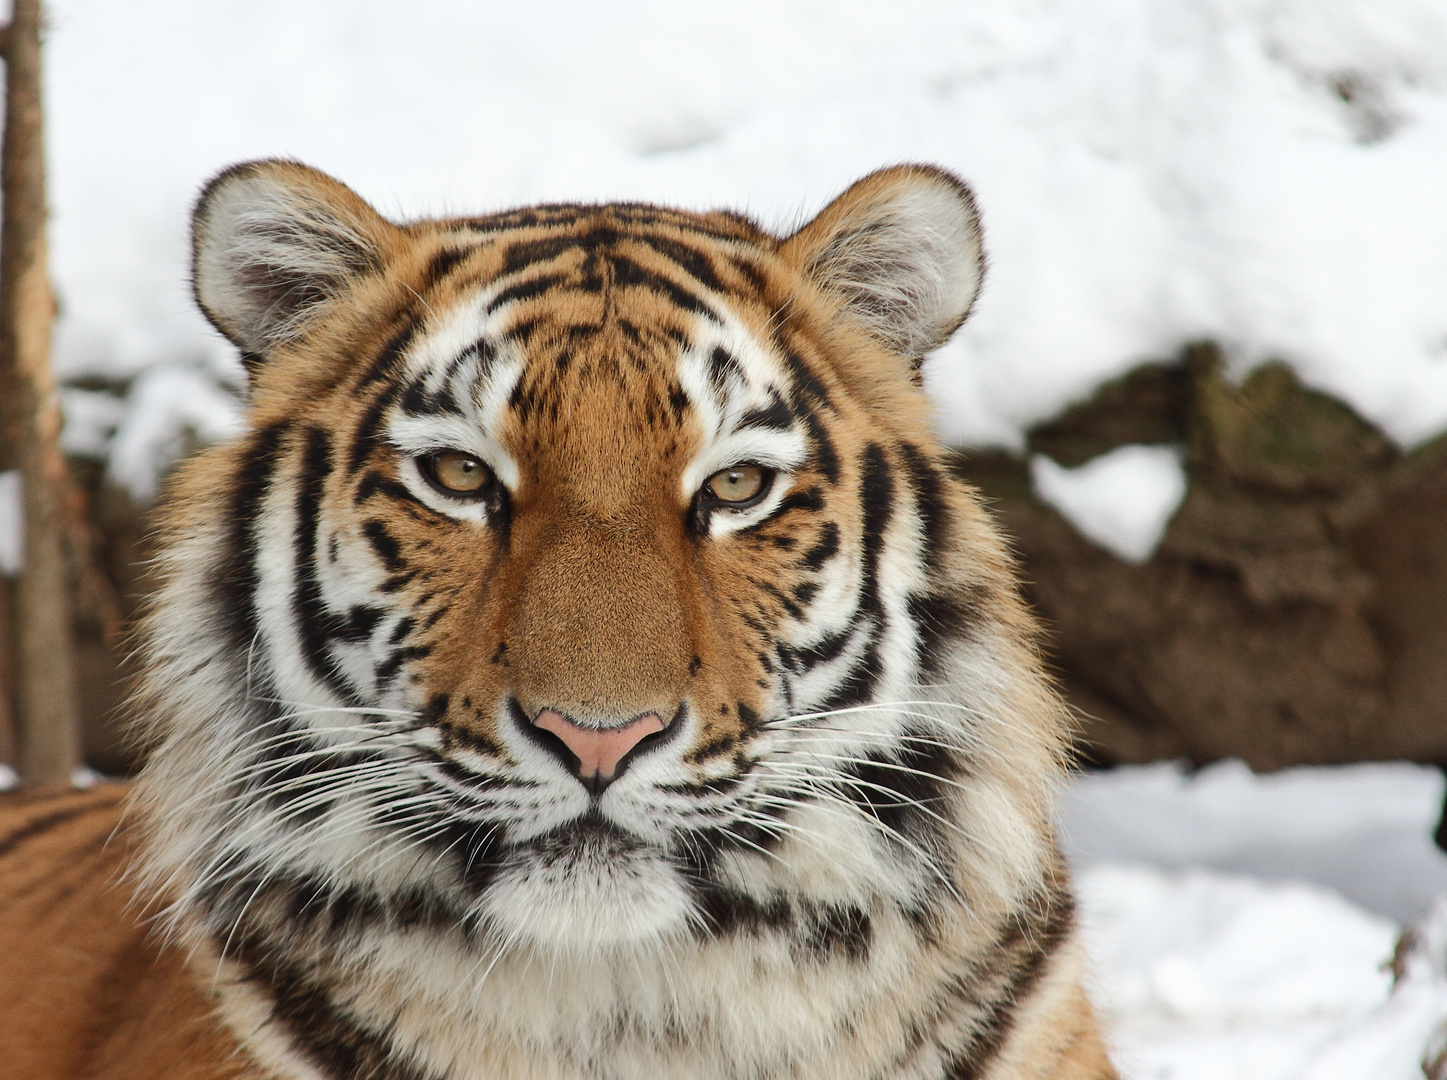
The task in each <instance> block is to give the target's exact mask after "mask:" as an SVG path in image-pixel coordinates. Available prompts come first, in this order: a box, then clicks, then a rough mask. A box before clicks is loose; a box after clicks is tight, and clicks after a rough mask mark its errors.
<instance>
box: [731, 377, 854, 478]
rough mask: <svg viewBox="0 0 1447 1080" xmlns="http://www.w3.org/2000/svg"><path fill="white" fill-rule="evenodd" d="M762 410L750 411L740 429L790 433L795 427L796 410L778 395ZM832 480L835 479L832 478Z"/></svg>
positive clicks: (744, 417) (742, 421) (743, 419)
mask: <svg viewBox="0 0 1447 1080" xmlns="http://www.w3.org/2000/svg"><path fill="white" fill-rule="evenodd" d="M771 398H772V400H770V402H769V404H768V405H767V406H766V407H765V408H762V409H750V410H749V411H748V412H746V413H744V415H743V416H742V417H741V418H740V420H739V428H741V429H742V428H764V429H766V430H769V431H788V430H789V429H790V428H792V427H793V426H794V410H793V409H791V408H789V406H788V405H786V404H785V403H784V399H783V398H781V397H779V396H778V395H777V394H775V395H771ZM830 479H833V478H832V477H831V478H830Z"/></svg>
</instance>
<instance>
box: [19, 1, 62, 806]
mask: <svg viewBox="0 0 1447 1080" xmlns="http://www.w3.org/2000/svg"><path fill="white" fill-rule="evenodd" d="M4 44H5V60H6V72H5V76H6V77H5V139H4V146H3V151H0V183H3V185H4V220H3V233H0V363H3V364H4V365H5V366H7V367H8V368H9V369H10V371H9V373H8V374H9V376H10V378H9V380H7V381H9V382H10V385H11V386H13V387H14V390H15V393H14V395H13V398H12V400H13V410H14V411H13V412H12V416H13V418H14V420H13V423H12V427H11V432H12V437H13V438H14V444H13V445H14V448H15V459H16V465H17V466H18V467H19V470H20V474H21V483H22V487H23V494H22V505H23V513H24V521H25V531H24V538H25V539H24V552H23V556H22V558H23V562H22V566H21V570H20V574H19V577H18V578H17V580H16V582H15V587H14V590H13V597H14V605H13V610H12V625H13V629H14V636H15V641H14V651H13V653H12V656H13V658H14V660H13V664H12V665H11V671H12V672H13V675H14V681H15V696H14V705H15V720H16V725H15V726H16V732H15V735H16V738H15V742H16V764H17V768H18V771H19V772H20V775H21V777H22V778H23V779H24V780H26V781H28V782H34V783H58V782H63V781H65V780H67V779H69V778H70V776H71V774H72V772H73V771H74V770H75V768H76V767H77V766H78V765H79V764H80V724H79V707H78V703H77V694H76V682H75V652H74V644H73V641H72V633H73V630H72V611H71V608H72V604H71V586H70V573H69V570H68V567H67V562H66V546H65V530H66V518H65V499H66V492H67V491H68V489H69V487H70V477H69V475H68V474H67V472H66V465H65V460H64V459H63V458H62V457H61V454H60V447H59V435H60V413H59V410H58V409H57V407H56V403H55V382H54V378H53V377H52V375H51V371H50V327H51V322H52V320H53V319H54V316H55V298H54V296H53V294H52V293H51V290H50V282H49V280H48V278H47V267H46V246H45V156H44V151H45V147H44V139H43V131H42V123H41V101H40V83H41V79H40V3H39V0H15V8H14V14H13V16H12V20H11V24H10V27H9V31H8V33H7V34H6V35H5V41H4Z"/></svg>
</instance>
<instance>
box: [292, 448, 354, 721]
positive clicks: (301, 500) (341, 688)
mask: <svg viewBox="0 0 1447 1080" xmlns="http://www.w3.org/2000/svg"><path fill="white" fill-rule="evenodd" d="M331 473H332V452H331V440H330V438H329V437H328V436H327V433H326V432H325V431H323V430H322V429H321V428H315V427H314V428H308V429H307V432H306V446H305V449H304V451H303V454H302V466H301V474H300V476H299V477H298V478H297V488H296V529H295V534H294V538H293V541H292V553H293V558H294V560H295V562H294V566H295V571H294V572H295V574H296V578H295V581H294V582H293V585H292V601H291V602H292V610H293V612H294V613H295V615H296V625H297V635H298V636H299V637H300V638H301V653H302V658H303V659H304V660H305V661H306V664H307V667H308V668H309V669H310V670H311V672H312V674H313V675H315V676H316V677H317V679H319V680H320V681H321V682H322V683H323V684H324V685H326V686H327V687H329V688H330V689H331V690H332V691H333V692H335V693H336V694H337V695H338V696H339V697H341V698H342V699H343V700H345V701H348V702H350V703H352V704H357V705H360V704H362V703H361V702H359V701H355V700H354V698H355V696H356V695H355V694H354V693H353V692H352V690H351V689H350V688H349V687H348V686H347V684H346V683H345V681H343V679H342V676H341V673H340V672H339V671H338V670H337V667H336V664H334V663H333V662H332V659H331V656H330V655H329V652H328V648H327V646H328V644H329V642H330V641H331V639H332V638H333V637H339V636H344V635H345V634H346V632H347V624H346V621H345V620H344V619H343V618H342V617H341V616H339V615H338V614H336V613H335V612H332V611H329V610H328V609H327V606H326V604H325V603H324V602H323V601H322V586H321V579H320V578H319V577H318V575H317V560H316V552H317V534H318V531H319V529H320V525H321V504H322V497H323V496H324V495H325V494H326V484H327V477H329V476H330V475H331Z"/></svg>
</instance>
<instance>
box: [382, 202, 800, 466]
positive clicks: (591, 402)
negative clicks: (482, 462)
mask: <svg viewBox="0 0 1447 1080" xmlns="http://www.w3.org/2000/svg"><path fill="white" fill-rule="evenodd" d="M614 214H615V211H614V209H613V208H603V209H602V210H600V211H598V214H597V217H596V218H595V219H589V220H587V221H584V222H582V223H579V222H571V223H570V224H569V225H568V227H567V228H565V229H561V230H547V229H543V230H537V229H529V230H524V231H523V232H522V234H521V235H520V236H518V237H510V238H500V239H496V238H495V239H493V240H491V241H490V242H486V243H484V244H483V245H481V247H480V249H479V250H478V251H477V252H476V253H475V255H472V256H469V255H466V254H463V255H459V256H458V258H457V259H456V266H455V268H454V269H453V274H452V276H453V278H454V280H453V281H452V282H451V283H450V284H448V285H446V286H445V287H443V288H441V289H437V290H434V292H433V293H432V294H429V297H428V309H429V314H428V315H427V317H426V319H425V321H424V323H423V325H422V327H421V328H420V332H419V333H417V334H416V335H415V336H414V338H413V340H412V342H411V344H410V346H409V348H408V349H407V351H406V353H405V354H404V363H403V365H402V379H403V383H404V385H403V387H402V392H401V393H400V394H399V395H398V405H397V408H396V410H395V415H394V420H393V423H392V433H393V441H394V442H397V443H398V444H399V445H402V446H404V447H405V448H407V449H419V448H421V447H422V444H423V443H430V444H432V445H433V446H441V445H449V446H458V447H462V448H473V447H476V448H477V449H478V450H479V451H485V455H484V456H485V457H486V458H487V459H488V460H489V461H490V462H493V463H494V467H495V468H496V469H497V471H498V473H499V476H500V477H501V478H502V479H503V481H504V482H505V483H509V484H513V483H515V482H516V477H517V475H518V471H519V464H518V461H519V457H520V456H527V457H529V458H530V459H531V460H533V461H535V462H536V461H537V460H539V459H543V458H552V459H560V460H568V459H570V458H576V456H577V455H579V454H589V453H592V452H595V451H597V450H599V449H604V450H609V451H613V452H614V455H615V456H621V457H624V458H636V457H637V456H638V455H639V454H640V453H646V454H649V455H651V456H653V457H655V458H659V459H664V458H674V457H677V458H681V459H683V460H684V462H685V465H684V468H685V472H686V473H687V475H686V476H685V477H684V478H683V482H684V483H685V484H696V483H697V482H698V480H699V479H700V478H699V477H697V476H695V475H694V474H695V473H697V472H698V471H699V469H703V468H706V467H709V466H711V465H713V464H714V463H715V461H716V460H717V461H722V462H723V465H728V464H731V463H733V462H735V461H738V460H751V461H760V462H764V463H769V464H774V465H776V466H778V467H783V468H787V467H789V466H791V465H793V464H795V463H797V461H798V460H799V459H801V458H802V456H803V454H804V450H805V447H804V438H803V436H802V435H801V434H800V433H799V432H798V431H796V430H795V423H794V420H795V418H794V416H793V414H792V413H791V411H790V408H789V405H788V402H789V399H790V397H791V391H790V373H789V365H788V363H787V362H786V360H785V357H784V354H783V352H782V350H781V348H780V346H779V344H778V342H777V341H775V340H774V339H773V337H772V335H771V334H770V333H769V328H770V325H771V322H772V321H773V313H772V312H770V310H769V309H768V306H767V305H766V304H765V303H764V302H763V297H762V290H761V289H760V288H758V287H757V286H758V285H759V283H760V281H761V280H762V278H763V273H762V271H761V270H760V268H759V263H760V261H767V260H768V258H769V253H768V252H766V251H762V250H758V249H754V250H752V251H750V250H749V249H750V247H751V246H752V245H750V244H748V243H746V242H744V241H743V240H742V239H740V240H738V241H729V242H724V241H721V240H719V239H718V238H716V237H709V236H703V235H690V234H688V233H686V231H685V230H682V229H678V228H673V229H671V232H670V235H666V236H665V235H662V234H660V233H659V232H658V231H657V230H656V228H648V229H644V228H623V227H620V225H619V223H618V222H617V221H616V220H615V219H614ZM685 241H689V242H685ZM741 266H747V267H748V270H747V271H744V270H741V269H740V267H741ZM725 276H729V277H730V278H731V279H733V278H738V277H743V278H746V279H747V282H748V284H749V288H748V289H747V290H745V291H744V292H743V293H740V292H739V291H738V289H737V288H736V286H737V285H738V281H737V280H729V281H727V282H726V281H725V280H724V277H725ZM751 297H752V298H753V299H752V300H751ZM720 441H724V442H726V443H728V446H726V447H725V448H724V449H725V450H726V451H727V452H725V453H722V454H720V453H710V452H709V451H711V450H715V451H716V450H718V444H719V443H720ZM700 455H702V456H701V457H700ZM692 461H697V462H698V464H697V467H696V468H694V467H690V465H689V463H690V462H692ZM719 467H722V466H719ZM703 475H704V476H707V475H708V473H704V474H703Z"/></svg>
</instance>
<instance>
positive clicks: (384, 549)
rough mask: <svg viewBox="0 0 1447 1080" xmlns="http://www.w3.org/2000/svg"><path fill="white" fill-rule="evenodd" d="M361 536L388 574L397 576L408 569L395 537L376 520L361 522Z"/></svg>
mask: <svg viewBox="0 0 1447 1080" xmlns="http://www.w3.org/2000/svg"><path fill="white" fill-rule="evenodd" d="M362 535H363V536H364V537H366V539H367V543H368V544H370V545H371V547H372V550H373V551H375V552H376V553H377V558H379V559H381V560H382V562H383V564H384V565H385V566H386V567H387V570H388V572H389V573H393V574H399V573H401V572H402V571H403V570H406V569H408V568H409V567H408V563H407V561H406V560H405V559H403V558H402V547H401V545H399V544H398V543H397V539H396V537H394V536H393V535H392V534H391V533H389V532H388V531H387V526H386V525H385V524H383V523H382V522H380V521H378V520H377V519H376V518H368V519H367V520H366V521H364V522H362Z"/></svg>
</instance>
